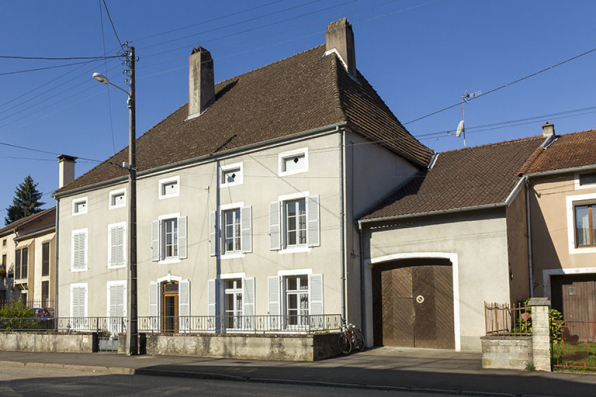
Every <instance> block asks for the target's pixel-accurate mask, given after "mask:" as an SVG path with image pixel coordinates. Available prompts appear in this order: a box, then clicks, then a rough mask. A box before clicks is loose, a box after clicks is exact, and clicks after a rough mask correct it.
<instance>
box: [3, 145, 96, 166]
mask: <svg viewBox="0 0 596 397" xmlns="http://www.w3.org/2000/svg"><path fill="white" fill-rule="evenodd" d="M0 145H2V146H8V147H11V148H15V149H22V150H28V151H31V152H37V153H44V154H50V155H52V156H60V154H61V153H57V152H49V151H47V150H41V149H35V148H31V147H27V146H21V145H14V144H12V143H7V142H0ZM78 159H79V160H87V161H92V162H94V163H102V162H103V161H99V160H95V159H89V158H85V157H78Z"/></svg>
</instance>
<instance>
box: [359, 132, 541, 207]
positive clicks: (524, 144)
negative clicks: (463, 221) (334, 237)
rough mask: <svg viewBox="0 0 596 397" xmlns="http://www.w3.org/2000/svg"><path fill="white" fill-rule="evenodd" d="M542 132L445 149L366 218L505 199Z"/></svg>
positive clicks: (497, 202)
mask: <svg viewBox="0 0 596 397" xmlns="http://www.w3.org/2000/svg"><path fill="white" fill-rule="evenodd" d="M543 140H544V139H543V137H542V136H537V137H530V138H523V139H517V140H513V141H506V142H499V143H494V144H490V145H483V146H476V147H471V148H465V149H459V150H453V151H449V152H443V153H439V155H438V158H437V160H436V162H435V164H434V166H433V168H432V169H431V170H429V171H428V172H426V173H423V174H420V175H418V176H416V177H415V178H414V179H413V180H412V181H410V182H409V183H408V184H406V185H405V186H403V187H402V188H400V189H399V190H398V191H396V192H395V193H393V194H391V195H390V196H389V197H388V198H387V199H385V200H384V201H383V202H382V203H381V204H380V205H378V206H377V207H376V208H374V209H373V210H372V211H371V212H369V214H367V215H365V216H364V217H362V218H361V219H375V218H387V217H396V216H404V215H415V214H420V215H422V214H427V213H432V212H437V211H447V210H455V209H460V208H470V207H478V206H482V205H490V204H499V203H504V202H505V200H506V199H507V196H508V195H509V194H510V193H511V191H512V190H513V188H514V187H515V185H516V183H517V182H518V179H519V178H518V172H519V170H520V168H521V167H522V166H523V164H524V162H525V161H526V160H527V159H528V157H530V155H532V153H533V152H534V151H535V150H536V148H537V147H538V146H540V144H541V143H542V142H543Z"/></svg>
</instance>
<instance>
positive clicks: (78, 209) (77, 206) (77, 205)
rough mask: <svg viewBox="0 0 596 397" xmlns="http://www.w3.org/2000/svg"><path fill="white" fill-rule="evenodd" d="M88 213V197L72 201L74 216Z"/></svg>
mask: <svg viewBox="0 0 596 397" xmlns="http://www.w3.org/2000/svg"><path fill="white" fill-rule="evenodd" d="M86 213H87V197H83V198H80V199H76V200H73V201H72V214H73V215H82V214H86Z"/></svg>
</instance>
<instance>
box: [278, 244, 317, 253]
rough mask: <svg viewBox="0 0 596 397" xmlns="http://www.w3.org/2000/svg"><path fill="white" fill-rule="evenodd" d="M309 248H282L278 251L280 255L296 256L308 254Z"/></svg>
mask: <svg viewBox="0 0 596 397" xmlns="http://www.w3.org/2000/svg"><path fill="white" fill-rule="evenodd" d="M310 250H311V248H310V247H308V246H306V245H305V246H302V247H292V248H284V249H281V250H279V253H280V254H296V253H299V252H310Z"/></svg>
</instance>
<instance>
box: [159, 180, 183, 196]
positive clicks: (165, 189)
mask: <svg viewBox="0 0 596 397" xmlns="http://www.w3.org/2000/svg"><path fill="white" fill-rule="evenodd" d="M178 196H180V177H178V176H177V177H174V178H168V179H162V180H160V181H159V199H160V200H161V199H164V198H169V197H178Z"/></svg>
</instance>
